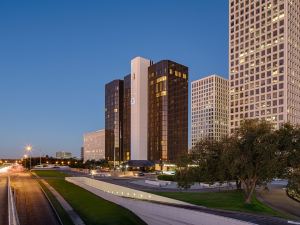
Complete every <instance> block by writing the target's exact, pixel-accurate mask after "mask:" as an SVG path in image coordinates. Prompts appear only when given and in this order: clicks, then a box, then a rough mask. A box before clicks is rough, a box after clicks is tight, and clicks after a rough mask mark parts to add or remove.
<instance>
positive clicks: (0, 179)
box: [0, 175, 8, 225]
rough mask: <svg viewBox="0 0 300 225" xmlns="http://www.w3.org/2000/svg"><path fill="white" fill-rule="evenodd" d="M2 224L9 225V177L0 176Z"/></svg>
mask: <svg viewBox="0 0 300 225" xmlns="http://www.w3.org/2000/svg"><path fill="white" fill-rule="evenodd" d="M0 224H1V225H2V224H3V225H4V224H8V211H7V176H5V175H0Z"/></svg>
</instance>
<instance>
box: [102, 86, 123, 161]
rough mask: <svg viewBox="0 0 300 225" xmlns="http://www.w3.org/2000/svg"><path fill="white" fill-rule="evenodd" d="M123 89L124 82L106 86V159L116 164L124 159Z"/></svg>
mask: <svg viewBox="0 0 300 225" xmlns="http://www.w3.org/2000/svg"><path fill="white" fill-rule="evenodd" d="M123 89H124V82H123V81H122V80H114V81H112V82H110V83H108V84H106V85H105V158H106V159H107V160H108V161H111V162H112V161H113V162H115V163H119V162H120V161H122V158H123V142H122V141H123V140H122V129H123Z"/></svg>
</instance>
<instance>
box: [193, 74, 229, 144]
mask: <svg viewBox="0 0 300 225" xmlns="http://www.w3.org/2000/svg"><path fill="white" fill-rule="evenodd" d="M191 92H192V94H191V96H192V99H191V103H192V104H191V113H192V118H191V119H192V124H191V129H192V132H191V134H192V147H193V146H195V145H196V143H197V142H198V141H199V140H201V139H204V138H208V139H215V140H220V139H221V138H222V137H224V136H226V135H227V133H228V125H229V124H228V120H229V90H228V80H227V79H225V78H222V77H220V76H218V75H211V76H208V77H205V78H202V79H199V80H196V81H193V82H192V91H191Z"/></svg>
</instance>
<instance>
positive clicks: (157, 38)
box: [0, 0, 228, 158]
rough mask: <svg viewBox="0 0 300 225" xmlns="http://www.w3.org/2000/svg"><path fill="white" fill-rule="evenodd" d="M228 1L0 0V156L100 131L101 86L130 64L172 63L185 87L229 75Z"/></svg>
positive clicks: (77, 142) (46, 148) (76, 143)
mask: <svg viewBox="0 0 300 225" xmlns="http://www.w3.org/2000/svg"><path fill="white" fill-rule="evenodd" d="M227 4H228V1H227V0H221V1H220V0H210V1H199V0H193V1H192V0H189V1H184V0H181V1H179V0H165V1H160V0H153V1H138V0H127V1H121V0H103V1H96V0H94V1H93V0H88V1H82V0H48V1H47V0H45V1H40V0H36V1H33V0H27V1H24V0H19V1H15V0H3V1H0V158H9V157H21V156H22V155H23V154H24V150H23V149H24V146H25V145H26V144H32V145H33V147H34V152H33V153H34V154H35V155H39V154H40V153H39V152H42V154H48V155H54V154H55V152H56V151H59V150H64V151H70V152H72V153H73V154H74V155H75V156H79V154H80V147H81V146H82V135H83V133H85V132H88V131H94V130H97V129H101V128H104V125H105V123H104V85H105V83H107V82H109V81H111V80H113V79H118V78H122V77H123V76H124V75H126V74H128V73H129V72H130V60H131V59H132V58H134V57H136V56H142V57H145V58H149V59H151V60H154V61H155V62H156V61H159V60H162V59H170V60H174V61H176V62H178V63H181V64H184V65H186V66H188V67H189V73H190V77H189V81H193V80H195V79H199V78H201V77H204V76H206V75H209V74H214V73H216V74H220V75H222V76H224V77H227V74H228V56H227V55H228V37H227V36H228V31H227V29H228V28H227V27H228V9H227V7H228V6H227Z"/></svg>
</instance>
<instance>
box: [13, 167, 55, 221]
mask: <svg viewBox="0 0 300 225" xmlns="http://www.w3.org/2000/svg"><path fill="white" fill-rule="evenodd" d="M11 184H12V186H13V188H14V191H15V195H16V207H17V212H18V215H19V221H20V225H45V224H47V225H59V222H58V221H57V219H56V217H55V214H54V212H53V210H52V208H51V206H50V204H49V203H48V201H47V199H46V197H45V196H44V194H43V192H42V190H41V189H40V186H39V184H38V183H37V181H36V180H35V179H32V178H31V177H30V175H29V174H28V173H17V174H13V175H11Z"/></svg>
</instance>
